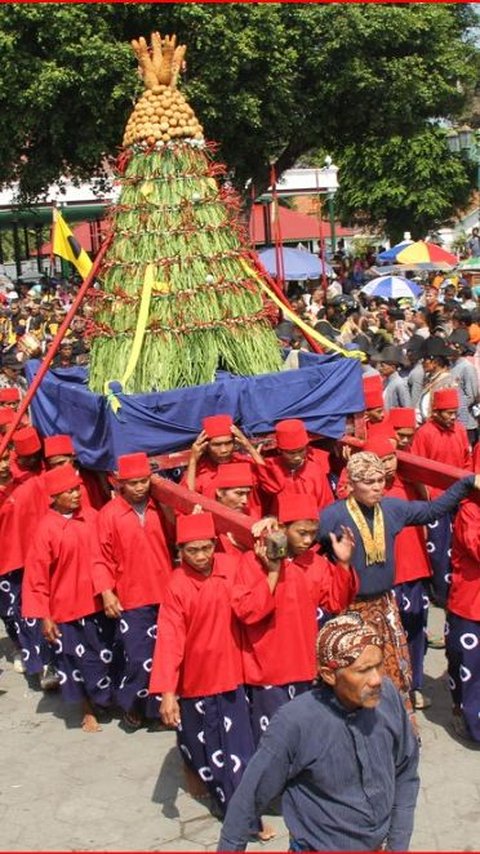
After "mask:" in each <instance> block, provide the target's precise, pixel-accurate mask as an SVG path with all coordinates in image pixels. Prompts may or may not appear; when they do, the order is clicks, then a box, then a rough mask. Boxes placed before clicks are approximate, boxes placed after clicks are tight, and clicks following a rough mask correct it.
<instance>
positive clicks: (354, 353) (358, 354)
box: [240, 258, 365, 362]
mask: <svg viewBox="0 0 480 854" xmlns="http://www.w3.org/2000/svg"><path fill="white" fill-rule="evenodd" d="M240 261H241V263H242V266H243V269H244V270H245V272H246V273H248V275H249V276H253V278H254V279H255V281H256V282H258V284H259V285H260V287H261V288H262V290H263V291H264V292H265V293H266V294H267V296H268V297H269V299H271V300H272V302H274V303H275V305H276V306H278V308H280V309H281V311H282V314H283V315H284V316H285V317H287V318H288V319H289V320H291V321H292V323H295V325H296V326H298V327H299V329H301V330H302V332H306V333H307V335H309V336H310V338H313V339H314V341H317V342H318V344H321V346H322V347H324V348H325V350H334V351H335V352H336V353H340V354H341V355H342V356H345V357H346V358H347V359H360V360H361V361H362V362H363V361H365V353H362V351H361V350H344V349H343V347H340V346H339V345H338V344H334V343H333V341H329V340H328V338H324V336H323V335H320V333H319V332H317V330H316V329H313V328H312V327H311V326H309V325H308V323H305V321H304V320H302V319H301V318H300V317H297V315H296V314H295V313H294V312H293V311H291V309H289V308H287V306H286V305H284V303H283V302H282V300H281V299H280V298H279V297H277V295H276V294H275V293H274V292H273V291H272V290H271V289H270V288H269V287H268V285H266V284H265V282H264V281H263V280H262V279H261V278H260V276H259V275H258V273H256V271H255V270H254V269H253V268H252V267H250V265H249V264H247V262H246V261H245V260H244V258H241V259H240Z"/></svg>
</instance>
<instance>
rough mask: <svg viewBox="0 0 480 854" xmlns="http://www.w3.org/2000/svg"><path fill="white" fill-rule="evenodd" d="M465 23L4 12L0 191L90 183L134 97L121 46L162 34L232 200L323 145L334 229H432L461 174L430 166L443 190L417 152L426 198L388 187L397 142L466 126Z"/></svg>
mask: <svg viewBox="0 0 480 854" xmlns="http://www.w3.org/2000/svg"><path fill="white" fill-rule="evenodd" d="M473 23H476V18H475V13H474V10H472V9H470V8H469V6H468V4H461V5H460V7H459V6H456V5H455V4H452V5H444V4H439V5H435V4H432V5H425V4H405V5H403V4H402V5H392V4H388V5H382V4H378V5H377V4H369V5H362V4H352V5H344V4H329V5H322V4H308V5H304V4H298V5H297V4H290V3H285V4H282V3H278V4H263V3H262V4H250V3H245V4H242V3H237V4H235V3H233V4H218V5H217V4H208V3H206V4H202V3H200V4H191V3H185V4H183V3H175V4H155V3H153V4H136V3H129V4H112V5H108V4H104V3H101V4H85V5H82V4H65V5H63V4H58V5H57V4H39V5H38V6H37V5H34V4H18V5H16V4H14V3H11V4H2V5H1V6H0V48H1V54H2V76H1V79H0V181H1V182H6V181H11V180H12V179H15V178H17V179H19V180H20V184H21V190H22V192H23V194H24V195H35V194H36V193H37V192H38V191H39V190H41V189H43V188H45V187H46V186H47V185H48V183H49V182H51V181H52V180H53V179H56V178H57V177H58V176H59V175H61V174H67V173H68V174H70V175H73V176H76V177H79V178H83V179H84V178H87V177H90V176H91V175H92V174H94V173H97V174H98V173H99V171H100V170H101V168H102V165H103V164H104V163H105V162H106V161H107V160H108V159H109V158H111V157H112V156H114V155H115V154H116V153H117V151H118V148H119V145H120V141H121V138H122V133H123V128H124V125H125V122H126V119H127V117H128V114H129V111H130V105H131V102H132V98H133V97H134V94H135V92H136V90H137V88H138V80H137V78H136V74H135V60H134V57H133V54H132V52H131V49H130V46H129V43H128V42H129V40H130V38H132V37H136V36H138V35H141V34H144V35H148V34H149V33H150V32H151V30H152V29H160V30H161V31H162V32H170V33H171V32H176V33H177V35H178V37H179V39H180V40H181V41H184V42H186V43H187V45H188V53H187V72H186V75H185V78H184V81H183V83H182V86H183V89H184V91H185V94H186V95H187V96H188V97H189V100H190V102H191V104H192V106H193V107H194V109H195V111H196V113H197V115H198V116H199V118H200V121H201V122H202V124H203V125H204V127H205V131H206V135H207V138H209V139H215V140H218V141H219V142H220V143H221V149H220V157H221V159H223V160H224V161H225V162H226V163H227V164H228V167H229V169H230V170H231V171H232V174H233V175H234V180H235V183H236V186H237V188H239V189H240V190H243V188H244V186H245V182H246V181H247V179H249V178H250V179H252V181H253V183H254V185H255V187H256V188H257V190H258V191H259V192H260V191H261V190H262V189H264V187H265V186H266V185H267V184H268V176H269V161H270V160H271V159H272V158H275V159H277V160H278V166H277V168H278V171H281V170H283V169H285V168H288V167H291V166H292V165H294V163H295V162H296V160H297V159H298V158H299V157H300V156H302V155H304V154H305V153H306V152H308V151H311V150H312V149H314V148H317V147H321V148H323V149H324V150H325V151H328V152H329V153H331V154H332V155H334V156H335V157H336V158H337V159H338V161H339V165H341V166H342V167H343V171H342V174H341V179H342V183H343V185H344V186H345V184H346V183H347V180H348V182H349V184H351V188H350V192H349V195H348V196H347V195H345V194H343V201H342V210H343V212H344V214H345V216H347V215H351V213H352V212H353V211H354V208H355V205H357V204H358V205H360V207H361V209H362V210H363V211H364V213H365V216H366V217H369V218H370V219H374V217H375V216H379V217H380V218H382V219H384V220H385V221H386V222H387V225H388V227H389V228H390V227H391V228H392V229H394V230H396V229H397V228H401V227H403V225H402V223H401V222H400V220H402V222H403V220H404V219H408V220H409V221H408V223H407V227H410V226H412V219H411V217H412V216H413V223H414V225H413V226H412V227H413V228H417V227H418V228H420V227H422V228H423V223H428V227H430V226H431V225H432V224H435V222H437V219H438V217H441V216H447V215H449V214H450V213H451V212H452V210H453V209H454V207H455V205H456V204H457V200H458V198H459V197H460V196H461V194H462V193H461V187H460V185H463V182H462V176H461V174H460V173H461V172H462V170H463V175H464V179H465V181H466V177H465V176H466V170H465V168H464V167H463V166H462V164H461V163H459V162H458V161H456V160H455V158H452V157H451V156H449V157H446V158H443V157H442V158H441V162H442V166H444V167H446V168H447V172H449V173H451V177H452V184H449V182H448V180H446V174H445V172H442V173H440V171H439V170H438V171H437V173H435V170H434V169H433V167H432V168H431V169H429V164H428V163H427V162H423V158H424V155H423V154H422V157H421V159H422V166H421V170H423V171H424V172H425V175H427V173H428V172H429V173H430V181H431V182H432V183H431V185H430V191H431V194H433V195H434V196H435V199H430V198H428V197H426V198H425V197H424V198H423V201H422V200H421V199H420V195H421V194H420V191H419V190H418V191H416V193H415V191H414V190H410V189H409V188H408V187H407V188H405V186H404V184H403V179H402V180H396V179H395V180H392V178H391V176H392V175H394V174H395V172H396V171H398V170H400V171H403V172H404V171H405V168H406V156H404V155H402V153H401V152H400V153H399V150H400V148H401V146H400V143H399V142H398V141H402V143H403V144H404V146H405V145H407V148H408V150H409V151H410V152H411V153H412V155H413V154H414V153H415V146H416V145H417V143H418V145H419V146H420V149H421V151H422V152H425V150H426V147H427V148H428V146H426V143H425V139H426V136H428V133H429V125H428V121H429V120H430V119H431V118H434V117H438V116H446V117H454V116H458V115H462V113H463V111H464V110H465V104H466V103H468V99H469V97H470V94H471V92H472V91H473V88H474V86H475V83H476V80H477V78H478V68H479V63H478V50H477V48H476V47H475V46H474V45H473V44H472V43H471V42H470V41H469V36H468V27H469V26H470V25H472V24H473ZM435 150H436V151H437V150H438V149H435ZM367 155H368V156H369V158H370V161H371V160H372V159H373V160H374V161H375V163H373V164H372V163H371V162H370V161H369V163H368V164H367V165H366V161H365V157H366V156H367ZM397 156H398V157H399V158H400V164H399V165H398V166H397V164H396V159H397ZM355 159H356V161H357V162H356V163H355ZM426 159H427V155H425V161H426ZM448 160H449V161H450V162H449V163H447V161H448ZM375 164H376V165H375ZM402 164H403V165H402ZM385 169H386V170H387V171H386V173H385V171H384V170H385ZM418 169H420V167H418ZM413 171H414V172H415V171H418V170H417V167H414V168H413ZM385 174H386V177H385ZM367 176H370V177H371V179H372V180H374V181H379V182H380V190H379V188H378V187H372V186H369V185H368V184H367V180H366V177H367ZM417 177H418V181H419V184H418V186H419V187H421V186H426V178H422V176H421V175H418V176H417ZM422 182H423V184H422ZM347 189H348V188H347ZM384 192H385V193H386V196H387V204H386V205H385V206H383V207H382V205H381V204H380V200H379V195H382V194H383V193H384ZM462 192H463V191H462ZM371 193H373V196H374V197H375V198H374V200H373V202H374V203H372V206H370V203H369V196H370V194H371ZM415 195H416V198H417V201H415V198H414V196H415ZM422 195H423V194H422ZM427 196H428V193H427ZM404 204H405V206H406V207H405V215H404V216H403V218H402V216H401V215H400V213H399V214H398V216H397V218H396V219H395V218H393V219H392V217H393V213H394V210H395V209H396V208H398V209H400V207H401V206H402V205H404ZM417 206H419V209H418V212H417ZM397 219H398V222H397ZM390 222H391V223H392V225H391V226H390Z"/></svg>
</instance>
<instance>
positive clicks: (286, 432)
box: [275, 418, 308, 451]
mask: <svg viewBox="0 0 480 854" xmlns="http://www.w3.org/2000/svg"><path fill="white" fill-rule="evenodd" d="M275 436H276V438H277V447H278V448H280V450H281V451H296V450H298V448H304V447H305V445H308V433H307V431H306V428H305V424H304V423H303V421H301V420H300V419H299V418H289V419H288V420H287V421H279V422H278V424H277V425H276V427H275Z"/></svg>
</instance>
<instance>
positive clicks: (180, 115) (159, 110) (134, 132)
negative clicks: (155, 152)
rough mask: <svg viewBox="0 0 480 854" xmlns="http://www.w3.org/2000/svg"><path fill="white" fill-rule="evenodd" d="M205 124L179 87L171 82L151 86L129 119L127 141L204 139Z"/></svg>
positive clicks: (127, 142) (150, 143) (126, 133)
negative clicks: (201, 122)
mask: <svg viewBox="0 0 480 854" xmlns="http://www.w3.org/2000/svg"><path fill="white" fill-rule="evenodd" d="M202 137H203V127H202V125H201V124H200V123H199V121H198V119H197V117H196V116H195V113H194V111H193V110H192V108H191V107H190V105H189V104H188V103H187V101H186V100H185V98H184V97H183V95H182V94H181V93H180V92H178V90H176V89H175V90H172V89H170V88H169V87H168V86H163V85H159V86H154V87H153V88H152V89H147V90H146V91H145V92H144V93H143V95H142V96H141V98H140V100H139V101H138V102H137V103H136V104H135V106H134V108H133V111H132V114H131V115H130V118H129V120H128V122H127V126H126V128H125V134H124V137H123V145H124V146H128V145H132V144H133V143H135V142H147V143H148V144H149V145H153V144H154V143H155V142H157V141H158V140H160V139H161V140H162V141H163V142H169V141H170V139H172V138H173V139H182V138H183V139H188V138H190V139H202Z"/></svg>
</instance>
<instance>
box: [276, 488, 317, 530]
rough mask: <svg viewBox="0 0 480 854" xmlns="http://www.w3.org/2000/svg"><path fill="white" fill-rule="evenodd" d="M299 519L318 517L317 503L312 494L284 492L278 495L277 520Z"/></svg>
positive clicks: (284, 521)
mask: <svg viewBox="0 0 480 854" xmlns="http://www.w3.org/2000/svg"><path fill="white" fill-rule="evenodd" d="M300 519H318V504H317V502H316V500H315V498H314V497H313V495H303V494H302V493H295V492H290V493H289V492H284V493H283V494H282V495H279V496H278V521H279V522H281V523H282V524H283V523H285V524H286V523H288V522H298V521H299V520H300Z"/></svg>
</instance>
